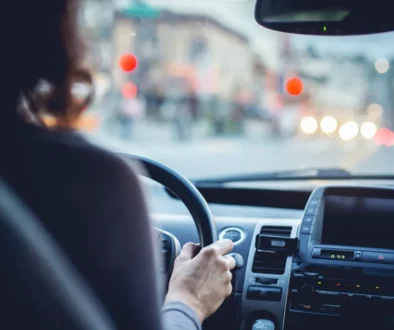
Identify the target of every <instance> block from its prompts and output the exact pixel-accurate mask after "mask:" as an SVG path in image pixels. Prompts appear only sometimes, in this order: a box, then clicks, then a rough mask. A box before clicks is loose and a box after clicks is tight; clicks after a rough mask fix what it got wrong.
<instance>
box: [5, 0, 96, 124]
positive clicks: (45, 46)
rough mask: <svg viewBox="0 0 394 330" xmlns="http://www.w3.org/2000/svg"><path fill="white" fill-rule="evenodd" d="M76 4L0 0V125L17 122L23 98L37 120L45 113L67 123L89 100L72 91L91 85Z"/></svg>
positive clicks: (70, 0)
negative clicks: (81, 85) (84, 64)
mask: <svg viewBox="0 0 394 330" xmlns="http://www.w3.org/2000/svg"><path fill="white" fill-rule="evenodd" d="M79 6H80V0H19V1H18V0H16V1H8V0H6V1H1V2H0V36H1V38H0V43H1V52H0V59H1V63H0V65H1V66H0V68H2V69H1V70H0V77H1V79H2V80H3V84H2V85H3V86H4V87H3V88H2V93H1V95H2V98H1V102H2V107H3V108H2V109H1V110H0V121H3V122H6V121H7V120H10V119H15V118H17V108H18V105H19V104H20V103H21V101H22V100H23V101H24V103H25V104H27V108H28V111H29V112H30V113H32V114H34V115H35V116H36V117H37V118H38V119H39V118H40V117H41V116H42V115H43V114H48V115H51V116H53V117H55V118H56V119H57V121H58V123H61V124H62V125H69V124H71V123H72V122H73V121H74V120H75V119H76V118H78V116H79V115H80V113H81V111H82V110H83V109H84V108H85V107H86V105H87V104H88V103H89V102H90V98H91V95H92V93H89V96H88V97H86V98H84V99H83V100H82V101H81V100H78V99H77V98H76V97H75V95H73V93H72V86H73V85H74V84H75V83H78V82H80V83H84V84H87V85H89V86H90V87H91V86H92V78H91V75H90V73H89V71H88V70H86V69H85V68H84V67H83V61H84V59H85V50H86V49H85V45H84V43H83V40H82V39H83V38H82V35H81V34H82V31H81V29H80V23H79V15H78V14H79ZM90 90H91V91H92V89H90Z"/></svg>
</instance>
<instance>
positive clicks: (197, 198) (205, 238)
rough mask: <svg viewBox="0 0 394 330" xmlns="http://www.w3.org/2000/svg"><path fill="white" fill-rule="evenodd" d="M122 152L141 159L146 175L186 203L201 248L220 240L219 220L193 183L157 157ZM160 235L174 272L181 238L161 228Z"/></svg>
mask: <svg viewBox="0 0 394 330" xmlns="http://www.w3.org/2000/svg"><path fill="white" fill-rule="evenodd" d="M122 156H123V157H125V158H127V159H130V160H135V161H138V162H139V163H141V164H142V165H143V167H144V169H145V170H146V172H144V173H141V174H142V175H143V176H146V177H147V178H150V179H152V180H154V181H156V182H158V183H160V184H162V185H163V186H165V187H166V188H167V189H169V190H170V191H171V192H172V193H173V194H174V195H176V196H177V197H178V198H179V199H180V200H181V201H182V202H183V203H184V204H185V206H186V207H187V209H188V210H189V212H190V214H191V216H192V218H193V220H194V223H195V224H196V228H197V232H198V238H199V241H200V247H201V248H203V247H205V246H208V245H210V244H212V243H213V242H215V241H217V230H216V224H215V220H214V218H213V215H212V213H211V210H210V209H209V206H208V204H207V202H206V201H205V199H204V197H203V196H202V195H201V193H200V192H199V191H198V189H197V188H196V187H195V186H194V185H193V183H191V182H190V181H189V180H188V179H187V178H185V177H184V176H183V175H181V174H180V173H178V172H177V171H175V170H174V169H172V168H170V167H168V166H167V165H164V164H162V163H160V162H158V161H155V160H152V159H148V158H145V157H141V156H136V155H130V154H122ZM159 236H160V239H161V240H162V242H163V245H165V246H164V250H165V251H166V252H167V255H165V259H166V260H165V261H166V263H167V265H166V268H167V269H166V270H167V272H168V273H171V268H172V266H173V262H174V260H175V258H176V257H177V252H178V251H177V250H179V248H177V244H178V245H179V242H177V239H176V238H175V237H174V236H172V235H171V234H170V233H167V232H164V231H161V230H160V232H159Z"/></svg>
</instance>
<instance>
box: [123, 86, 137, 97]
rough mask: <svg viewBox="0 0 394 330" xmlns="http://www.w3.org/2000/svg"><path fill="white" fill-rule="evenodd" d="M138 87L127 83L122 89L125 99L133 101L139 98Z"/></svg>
mask: <svg viewBox="0 0 394 330" xmlns="http://www.w3.org/2000/svg"><path fill="white" fill-rule="evenodd" d="M137 92H138V90H137V86H136V85H134V84H133V83H131V82H128V83H125V84H124V85H123V87H122V95H123V97H124V98H125V99H132V98H135V97H136V96H137Z"/></svg>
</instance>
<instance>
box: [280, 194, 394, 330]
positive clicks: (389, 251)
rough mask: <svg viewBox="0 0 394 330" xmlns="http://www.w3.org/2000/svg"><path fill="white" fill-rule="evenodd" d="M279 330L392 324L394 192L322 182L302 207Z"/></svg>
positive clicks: (393, 313)
mask: <svg viewBox="0 0 394 330" xmlns="http://www.w3.org/2000/svg"><path fill="white" fill-rule="evenodd" d="M298 238H299V246H298V251H297V253H295V255H294V256H293V259H292V266H291V272H290V281H289V290H288V299H287V302H286V306H285V309H286V311H285V316H284V328H285V329H286V330H293V329H300V328H301V327H302V329H316V328H319V329H326V328H327V329H328V328H330V329H332V327H335V328H336V329H338V330H341V329H369V328H371V327H377V328H378V329H386V328H387V329H393V328H394V190H393V189H390V188H372V187H365V188H352V187H321V188H318V189H316V190H315V191H314V192H313V193H312V195H311V197H310V199H309V201H308V203H307V205H306V208H305V212H304V216H303V219H302V223H301V226H300V229H299V235H298Z"/></svg>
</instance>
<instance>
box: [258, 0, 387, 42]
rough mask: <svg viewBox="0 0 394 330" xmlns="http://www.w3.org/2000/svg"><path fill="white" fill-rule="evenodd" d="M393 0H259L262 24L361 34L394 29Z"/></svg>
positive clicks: (313, 31) (312, 31) (284, 28)
mask: <svg viewBox="0 0 394 330" xmlns="http://www.w3.org/2000/svg"><path fill="white" fill-rule="evenodd" d="M390 7H391V1H384V0H375V1H365V2H364V1H361V0H358V1H357V0H257V2H256V8H255V18H256V21H257V23H259V24H260V25H262V26H264V27H266V28H268V29H272V30H276V31H282V32H290V33H297V34H312V35H331V36H332V35H358V34H371V33H379V32H388V31H393V30H394V15H393V13H392V11H391V8H390Z"/></svg>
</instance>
